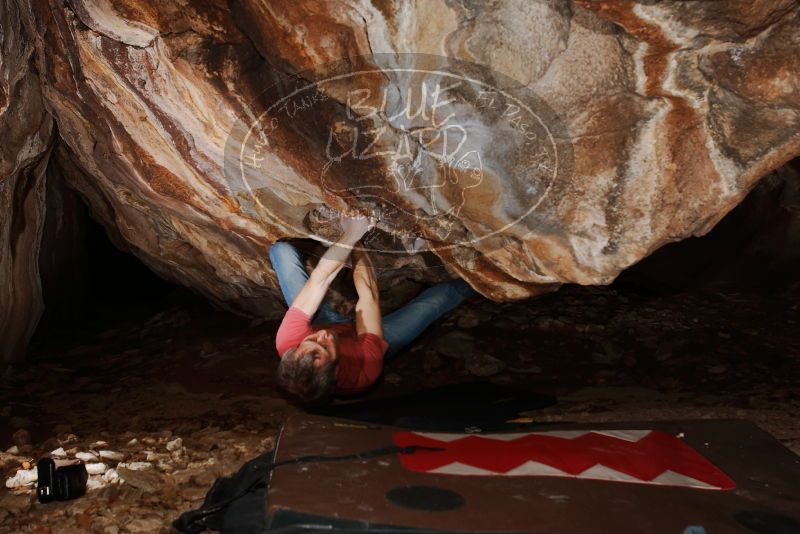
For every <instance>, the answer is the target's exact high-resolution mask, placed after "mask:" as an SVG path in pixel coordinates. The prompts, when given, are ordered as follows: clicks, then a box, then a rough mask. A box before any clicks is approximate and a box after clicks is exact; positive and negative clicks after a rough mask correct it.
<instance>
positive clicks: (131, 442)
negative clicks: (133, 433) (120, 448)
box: [128, 438, 139, 447]
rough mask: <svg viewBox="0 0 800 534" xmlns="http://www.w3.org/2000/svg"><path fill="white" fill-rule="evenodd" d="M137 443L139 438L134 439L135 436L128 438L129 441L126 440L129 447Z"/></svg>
mask: <svg viewBox="0 0 800 534" xmlns="http://www.w3.org/2000/svg"><path fill="white" fill-rule="evenodd" d="M138 443H139V440H138V439H136V438H133V439H132V440H130V441H129V442H128V446H129V447H133V446H134V445H136V444H138Z"/></svg>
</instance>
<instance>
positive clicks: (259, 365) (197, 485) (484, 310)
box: [0, 287, 800, 534]
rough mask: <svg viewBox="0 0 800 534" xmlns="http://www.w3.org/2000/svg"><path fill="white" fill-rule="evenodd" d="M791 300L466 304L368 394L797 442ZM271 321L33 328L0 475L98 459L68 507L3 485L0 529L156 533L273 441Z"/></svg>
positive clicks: (5, 407)
mask: <svg viewBox="0 0 800 534" xmlns="http://www.w3.org/2000/svg"><path fill="white" fill-rule="evenodd" d="M799 295H800V291H798V290H797V289H795V290H793V291H790V292H788V293H783V294H780V295H771V296H770V295H763V294H761V295H753V294H731V293H727V294H720V293H713V294H703V293H675V294H670V295H652V294H646V293H641V292H636V291H633V290H625V289H620V288H614V287H610V288H585V287H584V288H582V287H566V288H563V289H562V290H561V291H558V292H556V293H553V294H549V295H545V296H543V297H540V298H538V299H536V300H534V301H529V302H525V303H515V304H496V303H492V302H489V301H485V300H475V301H471V302H468V303H466V304H464V305H463V306H462V307H461V308H459V309H458V310H456V311H455V312H453V313H451V314H450V315H448V316H447V317H445V318H444V319H443V320H440V321H439V322H438V323H437V324H435V325H434V326H433V327H432V328H430V329H429V330H428V331H427V332H426V334H425V335H424V336H423V337H422V338H420V339H419V340H418V342H417V343H416V344H415V345H414V346H413V347H412V348H411V349H410V350H409V351H408V352H407V353H405V354H403V355H402V356H400V357H399V358H398V359H397V360H395V361H393V362H391V363H390V364H389V365H388V366H387V368H386V371H385V374H384V377H383V380H382V381H381V383H379V384H378V386H377V387H376V388H375V389H374V390H373V391H372V392H371V393H370V394H369V396H372V397H377V396H385V395H392V394H396V393H399V392H406V391H411V390H413V389H415V388H423V387H433V386H436V385H443V384H448V383H454V382H462V381H468V380H490V381H493V382H497V383H502V384H509V385H513V386H518V387H521V388H527V389H530V390H531V391H537V392H541V393H547V394H554V395H556V396H557V398H558V404H557V405H555V406H553V407H550V408H547V409H545V410H540V411H536V412H533V413H529V414H528V415H529V416H530V417H532V418H534V419H538V420H541V421H560V420H570V421H618V420H647V419H687V418H743V419H748V420H751V421H754V422H755V423H757V424H758V425H759V426H761V427H762V428H764V429H765V430H767V431H769V432H770V433H772V435H774V436H775V437H776V438H777V439H779V440H780V441H781V442H782V443H784V444H785V445H786V446H787V447H789V448H790V449H792V450H793V451H795V452H796V453H800V418H798V416H797V414H798V413H800V386H798V384H800V335H798V331H800V329H798V322H799V321H800V311H799V310H798V302H800V301H799V300H798V298H797V297H798V296H799ZM276 327H277V322H276V321H265V322H260V321H246V320H243V319H239V318H236V317H232V316H230V315H228V314H226V313H223V312H218V311H214V310H212V309H210V308H209V307H207V306H206V305H205V304H202V303H200V302H198V301H197V300H196V299H193V298H183V297H181V298H176V299H175V301H174V302H173V303H172V305H171V306H170V307H168V308H167V309H163V310H161V311H154V310H152V309H150V310H142V311H141V312H135V311H132V312H131V313H129V314H127V317H126V318H124V320H120V319H114V318H113V317H107V318H106V319H105V320H102V321H99V322H97V321H96V322H94V323H93V324H87V325H86V326H85V327H84V328H81V329H78V330H73V331H71V332H61V333H50V334H48V335H47V336H46V337H43V336H41V335H40V336H39V338H38V339H37V340H36V343H35V345H34V348H33V350H32V354H31V357H30V359H29V361H28V362H27V363H26V364H24V365H20V366H15V367H11V368H8V369H7V370H6V371H5V373H4V376H3V383H2V390H1V391H0V394H1V396H2V403H1V404H0V405H1V406H2V413H1V414H0V415H2V417H1V418H0V450H2V451H7V452H4V453H0V469H1V470H2V475H3V480H4V481H5V480H8V479H9V477H12V476H13V475H14V474H15V473H16V472H17V471H18V470H19V469H24V468H27V467H30V465H31V464H32V463H35V460H36V459H38V458H40V457H42V456H43V455H46V454H51V453H52V451H56V454H58V453H59V452H60V451H58V449H63V452H64V454H65V455H67V456H74V455H75V454H76V453H79V452H80V453H84V455H83V456H84V457H85V458H89V459H91V458H92V457H93V456H98V457H97V461H93V462H92V463H103V464H104V466H103V467H96V468H95V470H96V472H97V473H98V474H97V475H94V476H93V477H92V482H91V487H92V489H90V491H89V492H88V493H87V495H86V496H84V497H81V498H79V499H77V500H74V501H69V502H63V503H51V504H46V505H43V504H39V503H38V502H36V499H35V495H34V493H33V486H32V485H27V486H22V487H17V488H13V489H6V488H5V487H4V488H2V489H0V532H36V533H40V534H44V533H69V532H103V533H116V532H159V531H163V532H169V531H170V528H171V527H170V526H169V523H170V522H171V521H172V520H173V519H175V518H176V517H177V516H178V515H179V514H180V513H181V512H183V511H185V510H189V509H192V508H195V507H197V506H198V505H199V504H200V502H201V501H202V499H203V497H204V495H205V493H206V491H207V490H208V489H209V488H210V486H211V484H212V483H213V481H214V479H215V478H216V477H218V476H221V475H225V474H230V473H231V472H233V471H235V470H236V469H237V468H238V467H239V466H240V465H241V464H242V463H244V462H245V461H246V460H248V459H250V458H253V457H255V456H257V455H258V454H260V453H261V452H263V451H266V450H268V449H270V448H271V447H272V445H273V439H274V437H275V435H276V432H277V430H278V429H279V427H280V425H281V422H282V421H283V420H284V418H285V417H286V415H287V414H288V413H290V412H291V411H292V410H295V408H293V407H291V406H290V405H288V404H287V403H286V402H285V401H284V400H282V398H281V397H280V395H279V394H278V393H277V391H276V390H275V388H274V386H273V381H272V376H273V372H274V370H275V367H276V364H277V357H276V354H275V351H274V345H273V339H274V332H275V329H276ZM92 451H94V452H92ZM101 451H105V452H101ZM86 453H88V454H90V455H92V456H87V455H86ZM101 471H104V472H102V473H101Z"/></svg>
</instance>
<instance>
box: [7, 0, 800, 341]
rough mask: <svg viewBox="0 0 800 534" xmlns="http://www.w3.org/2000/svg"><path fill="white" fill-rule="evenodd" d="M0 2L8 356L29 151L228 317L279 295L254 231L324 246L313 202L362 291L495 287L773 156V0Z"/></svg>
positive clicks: (754, 169)
mask: <svg viewBox="0 0 800 534" xmlns="http://www.w3.org/2000/svg"><path fill="white" fill-rule="evenodd" d="M0 10H2V11H0V13H2V17H4V22H5V23H4V28H6V31H5V33H4V34H3V37H2V38H3V47H4V48H3V51H4V53H3V64H2V68H1V69H0V72H2V73H3V79H2V82H0V126H2V127H3V128H4V129H5V131H7V132H8V133H7V134H4V146H3V147H2V154H3V160H2V174H1V175H0V204H2V207H3V209H4V213H12V216H11V217H6V218H4V219H3V220H0V230H1V231H2V233H0V247H2V250H3V251H4V254H3V255H2V257H0V272H2V273H3V277H2V279H0V292H3V293H2V296H3V298H2V299H0V319H1V318H2V317H6V316H8V317H11V316H12V315H11V314H12V312H13V318H14V319H13V321H10V322H9V321H7V320H0V325H2V326H0V328H2V329H3V330H2V335H0V340H2V341H1V342H2V344H3V346H4V347H11V346H13V347H14V348H13V349H12V351H13V352H15V353H18V352H19V351H20V348H19V347H20V342H19V341H14V340H24V339H26V336H28V335H29V332H30V330H31V328H32V326H33V325H34V324H35V320H34V318H35V317H36V316H37V314H38V313H40V307H41V298H40V296H39V295H38V293H37V291H38V290H37V284H38V282H37V274H36V268H35V263H36V262H35V259H36V255H37V239H39V237H38V236H40V234H41V230H40V229H39V228H40V227H41V218H42V217H43V213H42V206H44V205H45V204H44V202H43V200H42V193H41V191H42V176H43V174H44V165H45V162H46V161H47V155H48V153H49V152H52V153H53V155H52V157H51V160H52V164H53V165H55V166H56V167H57V169H58V171H59V176H60V177H61V180H63V181H64V182H65V183H66V184H68V185H69V186H70V187H71V188H74V189H75V190H77V191H78V192H79V194H80V195H81V197H82V198H83V200H84V201H85V202H86V203H87V204H88V206H89V209H90V211H91V214H92V216H93V217H94V218H95V219H97V220H99V221H101V222H102V224H103V225H104V226H105V227H106V228H107V230H108V232H109V235H110V236H111V238H112V240H113V241H114V243H115V244H116V245H117V246H118V247H120V248H122V249H124V250H127V251H129V252H130V253H132V254H134V255H135V256H136V257H138V258H139V259H141V261H143V262H144V263H145V264H146V265H148V266H149V267H150V268H151V269H152V270H153V271H155V272H156V273H157V274H159V275H160V276H162V277H164V278H167V279H169V280H173V281H175V282H177V283H180V284H184V285H186V286H188V287H190V288H192V289H194V290H195V291H197V292H198V293H200V294H202V295H205V296H206V297H208V298H209V299H211V300H213V301H215V302H217V303H218V304H220V305H223V306H225V307H227V308H229V309H232V310H235V311H238V312H241V313H247V314H251V315H254V316H268V315H270V314H273V313H275V312H276V311H278V310H279V309H280V308H281V303H280V299H278V298H276V283H275V275H274V272H273V271H272V269H271V266H270V264H269V260H268V256H267V250H268V248H269V246H270V244H271V243H273V242H275V241H276V240H278V239H287V238H309V237H310V238H315V239H317V240H319V241H323V242H324V241H325V239H326V236H325V235H321V234H319V233H317V230H315V228H314V225H313V224H311V222H313V221H311V219H310V216H309V214H310V213H312V212H313V210H315V209H316V208H320V207H322V206H329V207H331V208H334V209H335V210H338V211H339V212H346V213H361V214H371V215H374V216H377V217H378V218H379V220H380V222H379V224H378V229H377V230H374V231H373V233H372V234H370V236H368V239H366V240H365V246H366V247H367V248H369V249H371V250H373V251H374V253H375V257H376V264H377V266H378V267H379V268H380V269H381V272H382V277H383V279H385V280H387V281H391V280H392V279H396V278H398V277H408V276H414V277H416V278H417V279H419V280H423V281H436V280H442V279H447V278H453V277H455V276H460V277H462V278H464V279H465V280H467V281H468V282H469V283H470V285H472V286H473V287H474V288H476V289H477V290H478V291H479V292H481V293H482V294H483V295H485V296H487V297H489V298H492V299H494V300H498V301H505V300H515V299H524V298H528V297H532V296H535V295H538V294H540V293H542V292H544V291H550V290H553V289H555V288H557V287H558V286H559V285H560V284H563V283H578V284H608V283H610V282H611V281H612V280H614V278H615V277H616V276H617V275H618V274H619V273H620V272H622V271H623V270H625V269H626V268H627V267H629V266H631V265H632V264H635V263H637V262H638V261H640V260H641V259H642V258H644V257H646V256H648V255H649V254H651V253H652V252H653V251H655V250H656V249H658V248H659V247H661V246H663V245H664V244H666V243H669V242H672V241H677V240H681V239H684V238H686V237H689V236H697V235H702V234H704V233H706V232H708V231H709V230H710V229H711V228H712V227H713V226H714V225H715V224H716V222H717V221H719V220H720V219H721V218H722V217H723V216H724V215H725V214H726V213H727V212H728V211H730V210H731V209H732V208H733V207H734V206H736V205H737V204H738V203H739V202H740V201H741V200H742V199H743V198H744V196H745V195H747V193H748V191H750V190H751V188H752V187H753V186H754V185H755V184H756V182H757V181H758V180H759V178H761V177H762V176H764V175H766V174H767V173H769V172H770V171H772V170H774V169H776V168H778V167H780V166H781V165H783V164H784V163H786V162H787V161H788V160H789V159H791V158H792V157H794V156H797V155H798V154H800V98H799V97H800V75H798V72H800V5H799V4H798V3H797V2H796V1H795V0H756V1H752V0H732V1H728V2H685V1H671V0H665V1H662V2H652V1H649V0H639V1H633V0H604V1H600V2H598V1H594V0H592V1H589V0H575V1H567V0H564V1H556V2H553V1H544V0H497V1H494V2H491V3H482V2H467V1H466V0H428V1H425V2H417V3H409V2H403V1H389V2H384V1H381V2H377V1H369V0H356V1H353V2H327V1H325V2H320V1H318V0H296V1H293V2H281V1H277V0H274V1H273V0H239V1H234V2H229V1H228V0H199V1H196V2H190V3H182V4H179V3H177V2H157V1H155V0H105V1H102V2H101V1H99V0H73V1H71V2H68V3H63V4H62V3H59V4H58V5H57V6H55V7H53V6H51V5H50V4H48V3H46V2H35V1H32V0H11V1H10V2H6V3H5V4H4V5H3V6H2V7H0ZM34 61H35V67H36V68H35V69H34V68H33V62H34ZM37 72H38V80H37V77H36V73H37ZM45 109H46V110H47V112H45ZM14 110H16V111H14ZM13 117H25V120H13ZM51 117H52V119H51ZM54 125H55V126H57V135H56V134H54V133H53V132H54ZM6 139H9V140H10V141H9V142H5V140H6ZM12 207H13V209H12ZM312 219H313V217H312ZM37 221H38V222H37ZM10 247H13V252H12V253H9V250H11V248H10ZM12 278H13V281H14V283H13V284H12V283H11V280H12ZM387 283H388V282H387ZM11 288H13V290H12V289H11ZM12 307H14V308H12ZM9 310H11V311H9ZM3 314H5V315H3ZM9 340H11V341H9Z"/></svg>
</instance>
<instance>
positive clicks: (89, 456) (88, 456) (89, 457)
mask: <svg viewBox="0 0 800 534" xmlns="http://www.w3.org/2000/svg"><path fill="white" fill-rule="evenodd" d="M75 458H77V459H78V460H82V461H84V462H96V461H97V454H95V453H93V452H76V453H75Z"/></svg>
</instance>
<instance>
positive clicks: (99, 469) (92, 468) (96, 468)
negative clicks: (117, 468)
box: [85, 463, 108, 475]
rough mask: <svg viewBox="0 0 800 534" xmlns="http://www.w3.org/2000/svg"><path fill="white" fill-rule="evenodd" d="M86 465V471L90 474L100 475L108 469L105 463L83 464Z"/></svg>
mask: <svg viewBox="0 0 800 534" xmlns="http://www.w3.org/2000/svg"><path fill="white" fill-rule="evenodd" d="M85 465H86V472H87V473H89V474H90V475H102V474H103V473H105V472H106V469H108V466H107V465H106V464H102V463H101V464H85Z"/></svg>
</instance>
